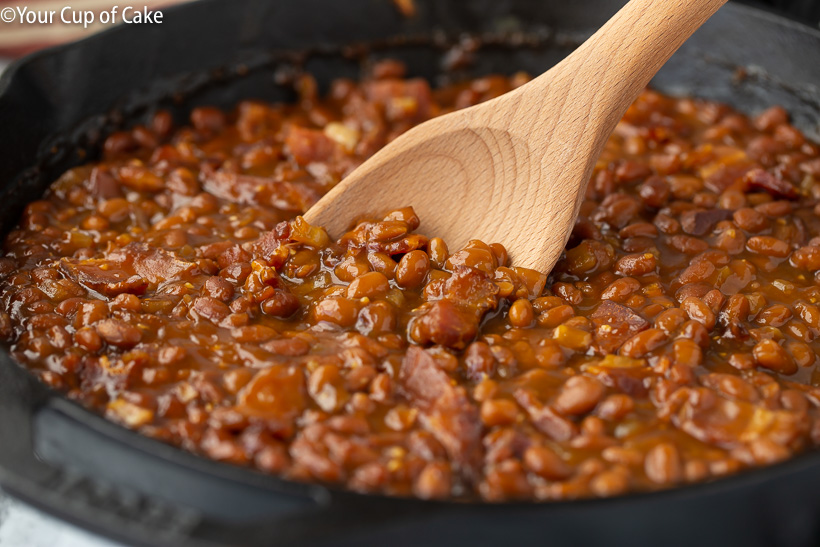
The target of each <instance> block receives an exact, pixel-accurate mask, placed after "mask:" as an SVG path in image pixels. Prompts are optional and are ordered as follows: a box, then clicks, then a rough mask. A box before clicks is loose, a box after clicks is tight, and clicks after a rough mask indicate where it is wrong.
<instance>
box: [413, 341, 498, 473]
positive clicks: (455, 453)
mask: <svg viewBox="0 0 820 547" xmlns="http://www.w3.org/2000/svg"><path fill="white" fill-rule="evenodd" d="M399 381H400V382H401V384H402V387H403V388H404V391H405V392H406V393H407V395H408V397H409V398H410V400H411V402H412V403H413V405H415V406H418V407H420V408H421V409H422V416H421V421H422V423H423V424H424V426H425V428H426V429H427V430H429V431H430V432H431V433H432V434H433V436H435V437H436V439H437V440H438V441H439V442H440V443H441V444H442V446H443V447H444V449H445V450H446V451H447V454H448V455H449V456H450V458H451V459H452V460H453V461H454V462H456V463H457V464H458V465H459V467H460V469H461V471H462V473H463V475H464V477H465V478H466V479H467V480H469V481H472V480H473V479H475V478H476V477H477V476H478V474H479V470H480V465H481V461H482V459H483V447H482V444H481V419H480V416H479V411H478V408H477V407H476V406H475V405H474V404H473V403H471V402H470V400H469V399H468V398H467V393H466V391H465V390H464V388H463V387H461V386H455V385H453V384H452V382H451V381H450V377H449V376H448V375H447V373H446V372H444V371H443V370H442V369H441V368H439V367H438V365H437V364H436V360H435V358H434V357H433V356H432V355H430V353H429V352H427V351H425V350H423V349H421V348H419V347H417V346H410V348H408V350H407V354H406V355H405V357H404V360H403V361H402V366H401V370H400V372H399Z"/></svg>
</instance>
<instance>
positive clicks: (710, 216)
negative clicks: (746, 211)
mask: <svg viewBox="0 0 820 547" xmlns="http://www.w3.org/2000/svg"><path fill="white" fill-rule="evenodd" d="M730 218H732V211H729V210H727V209H709V210H707V211H686V212H684V213H683V214H681V220H680V224H681V228H683V231H684V232H686V233H687V234H692V235H693V236H704V235H706V234H708V233H710V232H711V231H712V229H713V228H714V227H715V225H716V224H717V223H718V222H720V221H721V220H729V219H730Z"/></svg>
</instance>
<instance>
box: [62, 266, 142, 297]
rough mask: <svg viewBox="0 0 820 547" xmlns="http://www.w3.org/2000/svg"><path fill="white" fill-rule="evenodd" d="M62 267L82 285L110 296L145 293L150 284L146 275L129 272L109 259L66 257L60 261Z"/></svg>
mask: <svg viewBox="0 0 820 547" xmlns="http://www.w3.org/2000/svg"><path fill="white" fill-rule="evenodd" d="M60 269H61V270H62V271H63V272H64V273H65V274H66V275H67V276H68V277H70V278H71V279H72V280H74V281H76V282H77V283H79V284H80V285H83V286H84V287H87V288H89V289H91V290H92V291H96V292H98V293H101V294H104V295H105V296H107V297H109V298H113V297H115V296H117V295H118V294H122V293H130V294H137V295H139V294H143V293H145V290H146V289H147V288H148V285H149V281H148V280H147V279H145V278H144V277H141V276H139V275H135V274H132V273H128V272H126V271H125V270H122V269H120V268H118V267H116V263H112V262H111V261H109V260H83V261H80V260H76V259H72V258H64V259H62V260H61V261H60Z"/></svg>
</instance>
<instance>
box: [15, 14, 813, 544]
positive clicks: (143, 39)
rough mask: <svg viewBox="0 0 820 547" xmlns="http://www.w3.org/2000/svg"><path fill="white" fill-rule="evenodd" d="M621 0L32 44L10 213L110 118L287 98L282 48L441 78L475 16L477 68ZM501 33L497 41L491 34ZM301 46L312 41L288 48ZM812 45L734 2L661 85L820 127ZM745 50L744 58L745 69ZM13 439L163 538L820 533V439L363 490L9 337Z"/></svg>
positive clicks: (81, 505) (239, 20)
mask: <svg viewBox="0 0 820 547" xmlns="http://www.w3.org/2000/svg"><path fill="white" fill-rule="evenodd" d="M622 3H623V2H621V1H619V0H613V1H605V0H590V1H587V2H584V3H582V4H581V5H578V4H571V3H560V4H558V5H555V4H556V3H546V2H541V1H536V0H505V1H501V2H499V1H492V0H480V1H472V2H469V3H466V2H460V1H458V0H446V1H445V0H424V1H417V2H416V4H417V6H418V14H417V16H416V17H414V18H410V19H407V18H404V17H402V16H401V15H399V13H398V11H397V10H396V9H395V7H394V5H393V4H392V3H391V2H389V1H388V0H348V1H346V2H344V3H342V2H334V1H332V0H303V1H301V2H299V3H298V5H297V4H295V3H289V2H276V3H273V2H262V1H261V0H243V1H239V2H237V1H233V2H229V1H227V0H224V1H220V0H205V1H204V2H201V3H197V4H193V5H190V6H185V7H182V8H178V9H173V10H168V11H167V15H166V19H165V23H163V25H162V26H161V27H149V26H143V27H122V28H119V29H115V30H113V31H110V32H107V33H104V34H103V35H101V36H96V37H92V38H90V39H88V40H85V41H83V42H81V43H78V44H72V45H69V46H65V47H63V48H58V49H56V50H51V51H49V52H45V53H43V54H38V55H35V56H34V57H32V58H29V59H28V60H25V61H23V62H22V63H20V64H18V65H17V66H16V67H15V68H14V69H12V70H11V71H10V73H9V74H8V75H7V76H6V77H5V78H4V79H3V80H2V82H0V143H2V145H3V149H4V150H5V151H6V152H5V154H4V161H3V162H1V163H0V181H3V182H2V183H0V184H1V186H0V222H2V228H3V231H4V233H5V232H6V231H7V230H8V229H9V228H10V227H11V226H12V225H13V224H14V223H16V222H17V219H18V218H19V213H20V211H21V208H22V206H23V205H24V204H25V203H26V202H28V201H30V200H32V199H35V198H37V197H38V196H39V195H41V193H42V191H43V190H44V188H45V187H46V186H47V185H48V183H50V182H51V181H52V180H54V179H55V178H56V177H57V176H58V175H59V174H60V173H61V172H62V171H63V170H64V169H66V168H67V167H69V166H71V165H74V164H77V163H80V162H81V161H85V160H84V159H83V157H82V156H81V152H80V151H82V154H89V155H91V156H93V150H94V149H95V147H96V146H98V144H99V143H100V142H101V137H102V136H104V135H105V134H106V133H107V132H109V131H111V130H113V129H115V128H117V127H119V126H122V125H123V124H128V123H132V122H135V121H138V120H139V119H140V117H144V116H146V115H147V114H148V113H150V111H151V110H152V109H154V108H156V107H157V106H158V105H159V106H170V107H171V108H172V109H173V110H174V111H175V112H176V114H177V115H178V116H179V117H180V119H182V116H184V114H185V113H186V111H188V110H189V109H190V108H191V107H192V106H195V105H199V104H216V105H219V106H224V107H227V106H230V105H232V104H234V103H235V102H237V101H238V100H240V99H242V98H250V97H256V98H262V99H265V100H272V101H276V100H287V99H288V98H289V93H288V92H287V90H286V88H285V87H282V86H279V85H277V84H276V81H275V78H274V73H275V72H276V69H277V68H280V67H281V65H282V63H283V59H284V60H288V59H290V60H297V61H303V62H304V66H305V68H306V69H307V70H309V71H310V72H312V73H313V74H314V75H315V76H316V77H317V79H318V81H319V83H320V84H322V85H326V84H327V83H328V82H329V81H330V80H331V79H332V78H334V77H338V76H342V75H346V76H351V77H356V76H357V75H358V73H359V72H358V71H359V66H360V61H361V56H362V54H363V53H364V50H363V49H362V48H344V47H342V46H345V45H350V44H360V45H366V46H368V47H367V50H368V51H370V52H371V53H372V54H373V55H374V56H379V57H382V56H388V57H398V58H401V59H403V60H404V61H406V62H407V64H408V66H409V69H410V73H411V74H413V75H421V76H425V77H427V78H430V79H432V80H436V79H437V78H440V77H442V76H441V75H442V63H441V61H442V56H443V54H444V52H445V50H446V46H448V45H450V44H452V43H454V42H457V41H458V39H459V36H460V35H461V34H462V33H469V34H471V35H477V36H485V37H486V39H487V42H488V44H487V45H486V46H484V47H482V48H481V49H480V51H479V52H478V53H477V54H476V55H475V59H474V60H475V62H474V63H472V64H471V65H469V66H468V68H467V69H464V70H463V71H461V72H458V71H457V72H456V73H454V74H451V75H449V76H447V77H458V76H459V75H479V74H486V73H489V72H506V73H509V72H513V71H516V70H522V69H523V70H527V71H530V72H532V73H538V72H541V71H543V70H545V69H546V68H547V67H548V66H550V65H551V64H553V63H555V62H556V61H557V60H559V59H561V58H562V57H563V56H564V55H566V53H567V52H568V51H569V50H570V49H571V48H572V47H573V46H574V45H577V43H579V42H580V41H581V40H582V39H583V38H584V37H585V36H586V35H588V34H589V32H590V31H591V30H593V29H595V28H597V27H598V26H599V25H600V24H601V23H602V22H603V21H605V20H606V19H607V18H608V17H609V16H610V15H611V14H612V13H614V11H615V10H616V9H617V8H618V7H619V6H620V5H621V4H622ZM317 14H321V17H317ZM496 40H497V41H500V42H501V43H499V44H495V45H493V42H494V41H496ZM504 44H506V45H504ZM305 50H314V54H313V55H308V56H304V55H300V56H294V55H293V54H292V53H291V54H284V55H282V53H285V52H299V51H305ZM818 62H820V34H818V33H816V32H812V31H809V30H808V29H805V28H804V27H800V26H799V25H795V24H792V23H788V22H785V21H783V20H780V19H777V18H773V17H771V16H768V15H763V14H760V13H759V12H755V11H752V10H749V9H747V8H742V7H739V6H734V5H730V6H727V7H726V8H724V9H723V10H722V11H721V12H720V13H719V14H718V15H717V16H716V17H715V18H714V19H713V20H712V21H710V22H709V23H707V25H706V26H705V27H704V28H703V29H702V30H701V31H699V32H698V33H697V34H696V35H695V37H694V38H693V39H692V40H691V41H690V42H689V43H687V45H685V46H684V48H683V49H682V50H681V52H680V53H678V54H677V55H676V56H675V57H673V59H672V60H671V61H670V63H669V64H668V65H667V66H666V67H665V68H664V69H663V70H662V72H661V73H660V74H659V75H658V77H657V78H656V79H655V81H654V86H655V87H656V88H658V89H660V90H662V91H665V92H670V93H673V94H692V95H696V96H701V97H705V98H708V99H714V100H721V101H725V102H729V103H731V104H732V105H734V106H735V107H737V108H739V109H741V110H744V111H746V112H754V111H756V110H759V109H762V108H763V107H765V106H769V105H771V104H781V105H783V106H785V107H786V108H787V109H788V110H789V111H790V112H792V114H793V115H794V117H795V121H796V124H797V125H798V126H799V127H801V129H803V130H804V131H806V132H807V133H808V134H809V135H811V136H813V137H815V138H817V137H818V134H820V131H818V126H817V120H818V113H820V91H819V89H820V74H818V73H816V71H815V70H814V67H816V66H818ZM738 67H743V68H745V72H746V77H745V78H738V72H737V68H738ZM183 100H184V102H182V101H183ZM101 113H105V114H101ZM86 158H87V157H86ZM32 166H35V167H33V168H32ZM0 443H2V446H3V447H4V449H3V450H2V451H0V481H1V482H2V483H3V485H4V486H5V487H6V488H7V489H9V490H10V491H12V492H14V493H16V494H18V495H20V496H21V497H24V498H26V499H29V500H31V501H33V502H34V503H36V504H38V505H40V506H41V507H44V508H46V509H47V510H50V511H52V512H55V513H57V514H59V515H60V516H62V517H63V518H66V519H69V520H73V521H75V522H79V523H82V524H84V525H86V526H90V527H93V528H96V529H99V530H101V531H103V532H105V533H108V534H111V535H115V536H119V537H123V538H130V539H131V540H132V541H133V540H134V538H138V539H139V540H140V541H144V542H149V543H167V544H170V545H180V544H182V543H183V542H185V541H188V540H194V541H199V540H202V541H206V542H209V543H211V542H213V543H226V544H236V543H239V542H242V543H248V544H266V545H270V544H289V543H303V542H304V541H306V540H311V541H327V540H336V541H341V542H342V543H350V544H354V543H357V542H359V541H362V540H367V541H369V542H379V543H385V542H388V541H389V542H390V543H391V544H405V543H406V544H408V545H411V544H418V543H421V542H422V541H424V542H428V543H435V544H444V543H453V542H456V543H461V542H467V541H469V540H470V539H472V540H473V541H482V542H486V541H487V540H490V539H495V540H498V541H517V542H524V543H531V544H535V543H545V542H548V541H549V542H553V543H558V544H561V543H578V542H583V541H594V540H603V539H612V538H613V537H615V538H621V539H623V540H626V539H629V540H630V541H632V542H636V543H643V542H649V541H653V542H657V541H663V542H664V543H665V544H668V543H672V544H676V543H680V544H691V543H692V542H694V541H698V542H699V543H706V544H712V543H715V544H717V543H727V542H731V543H738V542H740V541H743V542H744V543H746V544H750V545H764V544H770V543H777V544H784V545H785V544H791V545H802V544H807V543H810V542H816V541H817V540H818V538H820V534H818V529H817V524H816V522H817V518H816V517H817V516H818V514H819V513H820V503H818V502H820V495H818V494H816V492H820V489H818V487H820V474H819V473H817V469H818V468H820V457H818V455H816V454H811V455H807V456H804V457H801V458H797V459H795V460H792V461H791V462H788V463H786V464H783V465H779V466H776V467H774V468H769V469H763V470H756V471H751V472H747V473H744V474H742V475H741V476H738V477H735V478H730V479H727V480H723V481H719V482H717V483H714V484H709V485H701V486H693V487H687V488H682V489H678V490H675V491H670V492H663V493H660V494H651V495H631V496H627V497H624V498H620V499H618V500H605V501H584V502H575V503H560V504H559V503H555V504H543V505H533V504H511V505H507V506H503V507H499V506H478V505H459V504H445V503H426V502H418V501H413V500H393V499H385V498H380V497H375V496H359V495H355V494H350V493H342V492H331V491H328V490H326V489H325V488H322V487H319V486H313V485H299V484H293V483H287V482H284V481H280V480H277V479H275V478H273V477H267V476H263V475H260V474H258V473H255V472H252V471H248V470H245V469H240V468H234V467H229V466H226V465H222V464H216V463H213V462H210V461H206V460H203V459H200V458H197V457H195V456H192V455H190V454H187V453H184V452H182V451H180V450H177V449H175V448H172V447H169V446H166V445H162V444H160V443H158V442H157V441H154V440H151V439H147V438H144V437H141V436H139V435H137V434H136V433H133V432H131V431H127V430H125V429H122V428H120V427H118V426H116V425H114V424H112V423H109V422H107V421H105V420H104V419H102V418H100V417H98V416H95V415H92V414H90V413H89V412H87V411H85V410H84V409H82V408H80V407H78V406H76V405H74V404H72V403H69V402H68V401H66V400H65V399H62V398H59V397H54V396H52V395H51V394H50V393H48V392H47V391H46V390H45V388H43V387H42V386H40V385H39V384H38V383H37V382H36V381H34V380H33V379H32V378H31V377H30V376H29V375H28V374H27V373H26V372H24V371H22V370H21V369H20V368H19V367H17V366H16V365H14V363H13V362H11V360H10V359H9V357H8V355H7V354H6V353H2V354H0ZM32 449H34V450H36V452H37V454H38V455H39V457H40V458H39V459H36V458H34V457H33V454H32ZM87 477H92V479H91V480H89V479H88V478H87ZM114 485H116V486H114ZM699 519H700V520H699ZM693 522H700V523H701V524H699V525H697V526H693V525H692V523H693ZM593 523H594V526H593V525H592V524H593Z"/></svg>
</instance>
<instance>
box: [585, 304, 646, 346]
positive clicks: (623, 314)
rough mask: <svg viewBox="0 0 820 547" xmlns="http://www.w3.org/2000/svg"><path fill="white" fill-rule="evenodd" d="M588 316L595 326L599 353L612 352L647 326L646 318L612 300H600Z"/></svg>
mask: <svg viewBox="0 0 820 547" xmlns="http://www.w3.org/2000/svg"><path fill="white" fill-rule="evenodd" d="M589 318H590V319H592V322H593V323H594V324H595V326H596V327H597V328H596V329H595V345H596V346H597V348H598V351H599V353H601V354H606V353H614V352H615V351H617V350H618V348H619V347H621V345H622V344H623V343H624V342H626V341H627V340H628V339H630V338H632V336H634V335H636V334H637V333H639V332H641V331H642V330H644V329H646V328H647V327H649V323H648V322H647V321H646V319H644V318H643V317H641V316H640V315H638V314H637V313H635V312H634V311H632V310H631V309H629V308H627V307H626V306H623V305H621V304H618V303H615V302H613V301H612V300H604V301H603V302H601V305H600V306H598V309H597V310H595V312H594V313H593V314H592V315H590V316H589Z"/></svg>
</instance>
